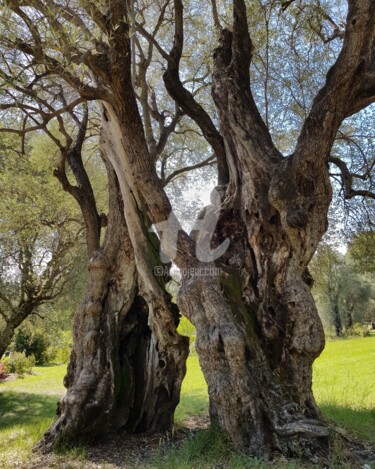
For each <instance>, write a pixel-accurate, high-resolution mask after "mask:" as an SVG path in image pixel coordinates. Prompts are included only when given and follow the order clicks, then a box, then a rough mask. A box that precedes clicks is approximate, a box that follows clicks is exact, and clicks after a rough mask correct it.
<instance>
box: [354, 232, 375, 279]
mask: <svg viewBox="0 0 375 469" xmlns="http://www.w3.org/2000/svg"><path fill="white" fill-rule="evenodd" d="M348 255H349V256H350V257H351V258H352V260H353V264H354V268H355V269H356V270H357V271H358V272H362V273H363V272H372V273H375V231H364V232H362V233H359V234H358V235H357V236H355V237H354V239H353V240H352V241H351V242H350V244H349V247H348Z"/></svg>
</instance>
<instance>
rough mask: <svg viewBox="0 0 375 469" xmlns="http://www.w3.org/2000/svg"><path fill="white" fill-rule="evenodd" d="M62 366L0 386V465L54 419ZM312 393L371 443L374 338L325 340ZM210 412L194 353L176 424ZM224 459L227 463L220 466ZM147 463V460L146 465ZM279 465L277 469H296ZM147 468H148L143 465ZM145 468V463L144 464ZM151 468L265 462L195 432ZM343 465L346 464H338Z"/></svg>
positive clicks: (9, 462) (12, 460)
mask: <svg viewBox="0 0 375 469" xmlns="http://www.w3.org/2000/svg"><path fill="white" fill-rule="evenodd" d="M65 370H66V367H65V366H53V367H52V366H51V367H36V368H35V370H34V372H35V374H34V375H31V376H27V375H26V376H25V377H24V378H23V379H16V380H15V381H13V382H7V383H1V384H0V454H2V458H1V459H0V467H6V468H8V467H9V468H11V467H15V466H16V465H17V462H19V461H22V460H25V459H26V458H28V457H29V455H30V450H31V448H32V445H33V444H34V443H35V442H36V441H37V440H38V439H39V438H40V437H41V436H42V434H43V432H44V431H45V430H46V429H47V428H48V426H49V425H50V424H51V422H52V421H53V419H54V415H55V411H56V403H57V401H58V399H59V397H60V396H61V395H62V394H63V393H64V387H63V385H62V378H63V376H64V374H65ZM314 392H315V396H316V399H317V402H318V404H319V406H320V408H321V410H322V412H323V414H324V415H325V416H326V417H327V418H329V419H332V420H333V421H335V422H337V423H338V424H339V425H340V426H344V427H345V428H347V430H348V431H349V432H351V433H353V434H355V435H357V436H359V437H361V438H362V439H367V440H369V441H372V442H375V336H372V337H368V338H364V339H363V338H359V339H348V340H338V341H333V342H329V343H328V344H327V346H326V349H325V350H324V352H323V353H322V355H321V356H320V357H319V359H318V360H317V361H316V363H315V365H314ZM207 413H208V395H207V389H206V384H205V381H204V378H203V375H202V373H201V370H200V367H199V363H198V357H197V356H196V354H194V353H193V354H191V356H190V357H189V360H188V364H187V375H186V379H185V380H184V383H183V386H182V395H181V402H180V405H179V406H178V408H177V411H176V423H177V426H181V425H182V424H183V423H184V421H186V420H187V419H188V418H189V416H204V415H207ZM221 461H225V465H222V466H221V465H220V464H221ZM150 464H151V463H150ZM295 464H297V463H293V462H284V463H282V462H281V463H280V464H279V465H278V466H277V467H278V468H288V469H292V468H297V467H302V466H300V465H298V464H297V465H295ZM144 467H146V466H144ZM147 467H149V466H147ZM151 467H155V468H158V467H161V468H163V469H169V468H171V469H172V468H173V469H174V468H177V469H185V468H186V469H194V468H197V469H198V468H199V469H205V468H212V467H217V468H219V467H226V468H228V469H240V468H249V469H250V468H265V467H268V466H267V465H264V463H263V462H261V461H258V460H255V459H250V458H247V457H246V456H243V455H238V454H235V453H232V452H231V450H230V449H229V447H228V444H227V443H226V442H225V439H223V438H222V437H221V436H220V435H217V434H215V433H213V432H212V431H207V430H206V431H204V430H203V431H199V432H198V433H197V434H196V435H195V436H194V437H191V438H188V439H187V441H186V442H185V443H184V444H183V446H182V447H181V448H180V449H178V450H171V451H170V452H169V453H168V456H167V457H166V456H165V455H164V456H160V457H159V460H155V461H154V462H152V466H151ZM342 467H344V466H342Z"/></svg>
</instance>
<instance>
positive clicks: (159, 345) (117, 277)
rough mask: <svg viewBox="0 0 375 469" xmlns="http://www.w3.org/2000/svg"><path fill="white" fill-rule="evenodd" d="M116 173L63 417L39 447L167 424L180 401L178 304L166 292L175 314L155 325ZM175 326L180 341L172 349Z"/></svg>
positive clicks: (182, 356)
mask: <svg viewBox="0 0 375 469" xmlns="http://www.w3.org/2000/svg"><path fill="white" fill-rule="evenodd" d="M109 175H110V178H109V181H110V210H109V216H108V229H107V232H106V237H105V241H104V244H103V246H102V247H101V248H100V249H98V250H97V251H96V252H95V253H94V255H93V257H92V258H91V259H90V261H89V283H88V287H87V291H86V295H85V299H84V301H83V303H82V305H81V306H80V307H79V308H78V310H77V312H76V314H75V320H74V329H73V332H74V346H73V351H72V354H71V359H70V363H69V367H68V372H67V375H66V377H65V379H64V384H65V386H66V387H67V394H66V395H65V396H64V397H63V398H62V399H61V401H60V403H59V406H58V414H59V417H58V419H57V421H56V422H55V423H54V424H53V426H52V427H51V428H50V429H49V430H48V431H47V433H46V434H45V435H44V437H43V439H42V440H41V441H40V442H39V443H38V444H37V445H36V447H35V449H38V450H42V451H43V452H48V451H50V450H51V449H53V448H54V447H55V446H56V445H58V444H60V443H61V442H62V441H68V442H74V440H75V439H77V438H80V439H87V440H91V439H94V438H97V437H101V436H103V435H105V434H107V433H108V432H111V431H115V430H125V431H127V432H146V431H147V432H153V431H165V430H168V429H170V428H171V425H172V423H173V414H174V410H175V407H176V406H177V404H178V402H179V395H180V387H181V383H182V380H183V377H184V375H185V370H186V369H185V361H186V357H187V351H188V348H187V343H186V340H185V338H180V336H178V335H177V332H176V327H177V324H178V316H179V314H178V309H177V307H176V306H175V305H174V306H173V304H172V303H171V300H170V297H169V296H168V294H166V293H165V292H164V307H165V308H166V309H168V313H169V317H170V319H171V321H170V323H169V324H168V327H166V328H163V327H162V325H161V324H159V326H160V330H155V327H154V323H153V321H152V319H151V318H150V314H151V313H152V312H153V310H152V309H151V308H152V307H150V304H149V303H148V302H147V301H146V300H145V298H144V295H143V294H142V292H141V291H140V288H139V278H138V275H137V269H136V265H135V259H134V254H133V248H132V245H131V243H130V239H129V236H128V232H127V229H126V224H125V221H124V217H123V210H124V208H123V204H122V199H121V196H120V193H119V190H118V183H117V179H116V177H115V175H114V173H113V172H112V170H111V169H109ZM173 333H174V335H175V336H174V337H173V338H174V339H175V337H178V340H179V342H178V347H176V348H175V349H173V351H171V350H169V349H168V344H169V342H170V340H171V339H170V336H173ZM174 342H175V343H176V340H175V341H174ZM174 352H177V353H176V354H175V355H174Z"/></svg>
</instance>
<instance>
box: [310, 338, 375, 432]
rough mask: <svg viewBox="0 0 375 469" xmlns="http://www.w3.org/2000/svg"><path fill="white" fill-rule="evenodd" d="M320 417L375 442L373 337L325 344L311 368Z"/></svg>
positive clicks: (374, 345) (374, 356) (374, 358)
mask: <svg viewBox="0 0 375 469" xmlns="http://www.w3.org/2000/svg"><path fill="white" fill-rule="evenodd" d="M314 394H315V398H316V400H317V402H318V404H319V407H320V408H321V410H322V412H323V414H324V415H325V416H326V417H328V418H330V419H332V420H334V421H336V422H338V423H339V424H340V425H343V426H344V427H346V428H348V429H350V430H351V431H352V432H353V433H355V434H357V435H358V436H359V437H361V438H365V439H369V440H372V441H375V336H374V335H372V336H370V337H366V338H358V339H349V340H335V341H332V342H328V343H327V345H326V348H325V350H324V351H323V353H322V355H321V356H320V357H319V359H318V360H317V361H316V362H315V365H314Z"/></svg>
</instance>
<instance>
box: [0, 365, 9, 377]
mask: <svg viewBox="0 0 375 469" xmlns="http://www.w3.org/2000/svg"><path fill="white" fill-rule="evenodd" d="M7 375H8V369H7V367H6V365H5V363H3V362H0V379H4V378H6V377H7Z"/></svg>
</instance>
